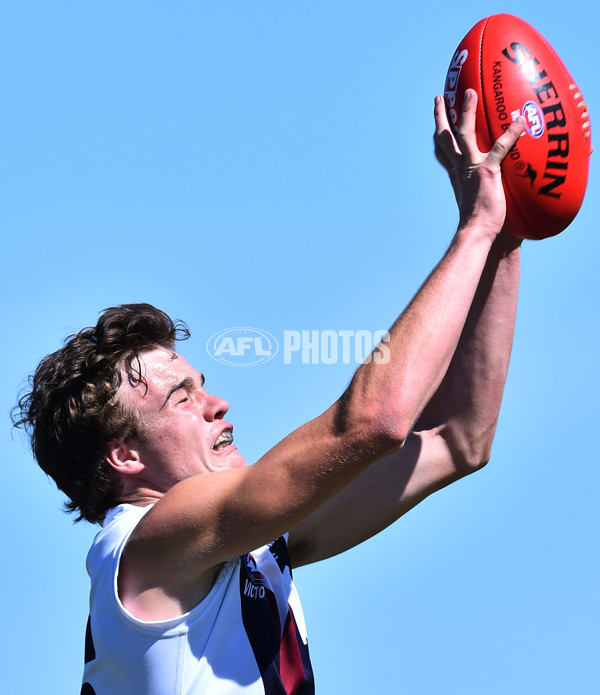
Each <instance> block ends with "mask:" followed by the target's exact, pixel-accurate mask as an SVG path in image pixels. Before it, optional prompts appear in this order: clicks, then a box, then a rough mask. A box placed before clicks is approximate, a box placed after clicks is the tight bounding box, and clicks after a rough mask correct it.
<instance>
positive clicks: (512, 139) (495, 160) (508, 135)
mask: <svg viewBox="0 0 600 695" xmlns="http://www.w3.org/2000/svg"><path fill="white" fill-rule="evenodd" d="M524 130H525V119H524V118H523V117H522V116H519V117H518V118H517V119H516V120H515V121H514V122H513V123H511V124H510V126H509V127H508V128H507V129H506V130H505V131H504V132H503V133H502V135H501V136H500V137H499V138H498V139H497V140H496V142H495V143H494V145H493V147H492V149H491V150H490V153H489V154H488V156H487V161H488V163H489V164H490V165H491V166H492V167H497V168H498V169H500V165H501V164H502V162H503V160H504V158H505V157H506V155H507V154H508V153H509V152H510V151H511V150H512V148H513V147H514V146H515V144H516V143H517V140H518V139H519V138H520V137H521V135H522V134H523V131H524Z"/></svg>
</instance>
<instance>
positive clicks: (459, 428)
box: [290, 104, 520, 565]
mask: <svg viewBox="0 0 600 695" xmlns="http://www.w3.org/2000/svg"><path fill="white" fill-rule="evenodd" d="M444 119H445V114H444V113H439V104H438V106H437V107H436V122H437V123H438V128H437V134H436V140H437V154H438V158H439V159H440V161H441V163H442V164H443V165H444V166H445V167H446V168H447V169H448V171H449V174H450V176H451V178H453V179H454V178H455V176H456V173H455V166H456V164H455V162H454V161H453V158H454V152H453V151H451V152H450V153H449V154H448V152H447V149H442V145H443V144H444V141H443V140H442V142H440V134H441V133H443V132H444V127H445V123H444ZM442 137H443V138H446V136H445V135H444V136H442ZM453 184H454V188H455V191H456V192H457V199H458V203H459V205H461V202H462V201H461V198H460V196H461V190H460V185H459V184H457V182H456V181H455V180H453ZM519 266H520V241H519V240H517V239H516V238H514V237H512V236H510V235H508V234H505V233H502V234H501V235H500V236H499V237H498V238H497V239H496V241H495V242H494V244H493V246H492V248H491V251H490V253H489V255H488V257H487V261H486V263H485V268H484V271H483V273H482V275H481V279H480V280H479V283H478V286H477V291H476V293H475V296H474V299H473V302H472V304H471V307H470V310H469V313H468V316H467V319H466V321H465V324H464V328H463V329H462V333H461V335H460V339H459V341H458V345H457V348H456V351H455V352H454V355H453V357H452V360H451V362H450V365H449V367H448V369H447V371H446V373H445V376H444V378H443V380H442V382H441V384H440V386H439V388H438V389H437V391H436V392H435V394H433V396H432V398H431V399H430V400H429V401H428V403H427V404H426V406H425V407H424V409H423V411H422V412H421V414H420V417H419V418H418V420H417V421H416V423H415V424H414V428H413V431H412V433H411V434H410V435H409V437H408V439H407V441H406V443H405V446H404V447H403V448H401V449H399V450H398V451H397V452H395V453H393V454H391V455H390V456H387V457H385V458H383V459H381V460H380V461H378V462H377V463H375V464H374V465H373V466H371V467H370V468H369V469H367V470H366V471H365V472H364V473H363V474H362V475H361V476H360V477H359V478H357V479H356V480H354V481H353V482H352V483H351V484H350V485H349V486H347V487H346V488H345V489H344V490H343V491H342V492H341V493H340V494H339V495H337V496H336V497H334V498H333V499H331V500H330V501H329V502H327V503H326V504H325V505H323V506H322V507H321V508H320V509H319V510H318V511H317V512H316V513H315V514H313V515H311V516H310V517H308V518H307V519H305V520H304V521H303V522H302V523H301V524H299V526H298V527H296V528H295V529H293V530H292V532H291V533H290V548H291V552H292V553H293V559H294V563H295V565H299V564H307V563H309V562H314V561H316V560H320V559H323V558H326V557H329V556H331V555H335V554H337V553H339V552H342V551H344V550H346V549H348V548H350V547H352V546H354V545H356V544H358V543H360V542H362V541H363V540H365V539H366V538H369V537H371V536H373V535H375V534H376V533H378V532H379V531H380V530H382V529H383V528H385V527H386V526H388V525H389V524H391V523H393V522H394V521H395V520H396V519H398V518H399V517H400V516H401V515H402V514H404V513H406V512H407V511H408V510H409V509H411V508H412V507H414V506H415V505H416V504H418V503H419V502H420V501H421V500H423V499H424V498H425V497H427V496H428V495H430V494H431V493H432V492H435V491H436V490H438V489H440V488H442V487H444V486H446V485H448V484H449V483H451V482H453V481H454V480H457V479H458V478H460V477H462V476H464V475H466V474H468V473H470V472H472V471H474V470H476V469H478V468H479V467H481V466H482V465H483V464H485V463H486V462H487V460H488V459H489V455H490V448H491V444H492V439H493V436H494V433H495V428H496V423H497V419H498V414H499V410H500V404H501V401H502V394H503V390H504V383H505V380H506V375H507V371H508V363H509V359H510V352H511V346H512V339H513V331H514V322H515V316H516V306H517V294H518V287H519V271H520V268H519ZM449 311H452V309H451V308H450V309H449ZM424 349H425V355H427V353H428V348H427V346H425V348H424Z"/></svg>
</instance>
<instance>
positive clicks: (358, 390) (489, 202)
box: [124, 92, 522, 608]
mask: <svg viewBox="0 0 600 695" xmlns="http://www.w3.org/2000/svg"><path fill="white" fill-rule="evenodd" d="M470 96H471V99H468V100H466V102H465V111H464V116H463V119H462V125H461V131H460V133H458V135H457V140H456V141H455V139H454V138H453V136H452V135H451V133H450V131H449V128H448V125H447V122H445V121H444V117H443V104H442V102H441V100H438V101H437V105H436V125H437V135H436V139H437V141H438V146H439V148H440V152H441V155H440V156H443V157H445V158H447V160H448V161H449V162H450V163H451V168H452V171H453V175H454V179H455V180H454V182H455V185H456V187H457V188H456V190H457V191H458V195H459V208H460V211H461V219H460V224H459V229H458V231H457V233H456V235H455V237H454V238H453V240H452V242H451V244H450V246H449V248H448V250H447V252H446V253H445V255H444V257H443V258H442V260H441V261H440V263H439V264H438V265H437V267H436V268H435V269H434V270H433V272H432V273H431V275H430V276H429V277H428V278H427V280H426V281H425V283H424V284H423V285H422V287H421V288H420V290H419V291H418V292H417V294H416V295H415V297H414V299H413V300H412V302H411V303H410V304H409V306H408V307H407V308H406V310H405V311H404V312H403V314H402V315H401V316H400V317H399V318H398V320H397V321H396V322H395V323H394V325H393V327H392V328H391V330H390V342H389V355H390V359H389V361H388V362H387V363H385V364H384V363H381V362H380V361H378V360H377V359H374V360H372V361H370V362H369V363H365V364H363V365H361V367H360V368H359V369H358V370H357V372H356V374H355V375H354V378H353V379H352V381H351V383H350V386H349V387H348V389H347V390H346V391H345V393H344V394H343V395H342V397H341V398H340V399H339V400H338V401H337V402H336V403H335V404H334V405H332V406H331V408H329V409H328V410H327V411H326V412H325V413H323V414H322V415H321V416H319V417H318V418H316V419H315V420H312V421H311V422H309V423H307V424H306V425H304V426H303V427H301V428H299V429H298V430H296V431H295V432H293V433H292V434H290V435H289V436H288V437H286V438H285V439H284V440H283V441H282V442H280V443H279V444H278V445H276V446H275V447H274V448H273V449H272V450H271V451H269V452H268V453H267V454H266V455H265V456H264V457H263V458H262V459H260V461H258V462H257V463H256V464H255V465H254V466H251V467H249V468H240V469H236V470H229V471H224V472H220V473H214V474H211V475H197V476H194V477H191V478H188V479H185V480H183V481H181V482H179V483H178V484H176V485H175V486H174V487H173V488H172V489H170V490H169V491H167V492H166V494H164V495H162V498H161V499H160V501H159V502H158V503H157V504H156V505H155V507H154V508H153V509H152V510H151V511H150V512H149V513H148V514H147V515H146V516H145V517H144V519H143V520H142V522H141V523H140V524H139V526H138V528H137V529H136V531H135V532H134V534H133V536H132V537H131V539H130V541H129V543H128V547H127V549H126V553H125V557H124V574H125V575H126V577H127V579H126V580H124V586H125V588H126V593H129V594H130V595H131V596H132V597H134V599H135V597H136V596H137V597H139V596H144V595H146V596H148V595H150V594H152V591H153V590H156V589H158V590H160V591H162V592H163V593H164V594H168V595H170V596H177V597H180V598H181V600H180V601H179V603H180V605H181V607H182V608H189V607H190V606H191V605H194V602H196V601H197V600H199V598H201V596H202V595H203V594H204V593H205V591H204V589H199V590H197V591H195V592H191V593H190V587H192V586H200V587H204V588H206V587H207V586H208V585H209V582H208V581H206V578H207V577H210V576H211V575H212V572H213V570H214V568H215V567H217V566H218V565H220V564H221V563H223V562H224V561H226V560H229V559H231V558H234V557H236V556H238V555H241V554H243V553H244V552H247V551H249V550H252V549H253V548H255V547H258V546H260V545H262V544H264V543H266V542H268V541H269V540H272V539H273V538H276V537H277V536H279V535H281V534H282V533H284V532H285V531H287V530H289V529H292V530H293V537H294V538H295V539H297V542H298V544H299V545H298V546H297V547H301V546H302V545H303V544H305V541H306V534H303V532H302V528H303V524H304V523H306V520H307V519H310V518H312V519H317V518H319V516H318V515H319V512H318V510H319V509H321V508H324V507H323V505H325V504H326V503H327V502H328V501H329V500H331V499H332V498H334V497H336V496H337V495H339V493H340V492H341V491H342V490H343V489H344V488H346V487H347V486H348V485H350V484H351V483H352V481H353V480H355V479H356V478H357V477H358V476H360V475H361V474H363V473H364V472H365V471H366V470H367V469H368V468H369V467H370V466H371V465H372V464H373V463H374V462H375V461H377V460H379V459H381V458H382V457H385V456H389V455H390V454H393V452H395V451H398V450H399V449H400V447H402V445H403V444H404V443H405V442H407V446H408V448H407V449H406V450H407V451H412V452H413V453H414V452H415V446H416V445H415V442H414V437H415V435H413V434H411V432H412V431H413V428H414V423H415V422H416V421H417V419H418V418H419V416H420V414H421V413H425V412H427V411H425V410H424V409H425V408H426V406H427V404H428V403H429V402H430V400H431V398H432V396H433V395H434V394H435V393H436V392H438V389H439V388H440V384H441V383H442V380H443V379H444V376H445V375H446V374H447V372H448V369H449V366H450V363H451V361H452V358H453V355H454V353H455V351H456V348H457V345H458V343H459V340H460V338H461V335H462V334H463V329H464V327H465V323H466V321H467V317H468V315H469V312H470V309H471V305H472V303H473V300H474V297H475V295H476V292H477V291H478V287H479V286H480V280H481V276H482V273H483V272H484V268H486V264H487V259H488V256H489V254H490V249H491V248H492V245H493V244H494V241H495V239H496V237H497V235H498V233H499V231H500V229H501V227H502V224H503V221H504V215H505V203H504V195H503V192H502V186H501V180H500V164H501V162H502V160H503V158H504V156H506V154H507V152H508V151H509V149H510V148H511V147H512V146H513V144H514V143H515V142H516V139H517V138H518V137H519V134H520V132H521V130H522V126H519V125H513V126H511V127H510V128H509V129H508V130H507V131H506V132H505V133H504V135H503V136H502V137H501V138H500V139H499V140H498V141H497V142H496V143H495V145H494V147H493V149H492V151H491V152H490V153H489V154H482V153H480V152H479V151H478V150H477V147H476V143H475V133H474V118H475V108H476V95H475V93H474V92H472V93H471V94H470ZM440 393H441V392H440ZM194 397H197V398H199V399H200V398H201V395H197V396H196V395H195V394H194ZM184 453H185V452H182V454H184ZM396 455H397V454H396ZM387 460H388V461H392V462H393V458H392V459H390V458H388V459H387ZM402 461H403V458H402V457H401V458H400V459H399V463H402ZM305 528H306V527H305ZM303 561H310V558H309V559H307V558H304V559H303ZM202 578H204V580H205V581H200V582H199V580H200V579H202ZM178 600H179V599H178Z"/></svg>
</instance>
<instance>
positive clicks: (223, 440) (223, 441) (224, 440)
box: [213, 430, 233, 451]
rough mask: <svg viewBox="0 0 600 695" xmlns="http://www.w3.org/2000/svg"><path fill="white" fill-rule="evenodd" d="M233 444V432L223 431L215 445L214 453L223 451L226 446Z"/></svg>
mask: <svg viewBox="0 0 600 695" xmlns="http://www.w3.org/2000/svg"><path fill="white" fill-rule="evenodd" d="M232 443H233V432H232V431H231V430H223V432H221V434H220V435H219V436H218V437H217V440H216V442H215V443H214V444H213V451H222V450H223V449H224V448H225V447H226V446H229V445H230V444H232Z"/></svg>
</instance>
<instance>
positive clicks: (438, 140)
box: [433, 95, 460, 168]
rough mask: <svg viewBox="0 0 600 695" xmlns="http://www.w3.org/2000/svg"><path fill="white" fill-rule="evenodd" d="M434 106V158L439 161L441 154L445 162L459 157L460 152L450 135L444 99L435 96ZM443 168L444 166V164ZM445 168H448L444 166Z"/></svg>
mask: <svg viewBox="0 0 600 695" xmlns="http://www.w3.org/2000/svg"><path fill="white" fill-rule="evenodd" d="M434 104H435V106H434V110H433V115H434V118H435V134H434V136H433V139H434V143H435V152H436V157H437V158H438V160H439V159H440V156H441V155H440V154H439V153H443V156H444V157H445V160H446V161H447V160H449V159H452V158H453V157H456V156H458V155H460V150H459V149H458V146H457V144H456V141H455V139H454V136H453V135H452V130H451V129H450V123H449V122H448V114H447V113H446V104H445V102H444V98H443V97H441V96H440V95H438V96H436V98H435V102H434ZM444 166H446V164H444ZM446 168H448V167H447V166H446Z"/></svg>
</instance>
